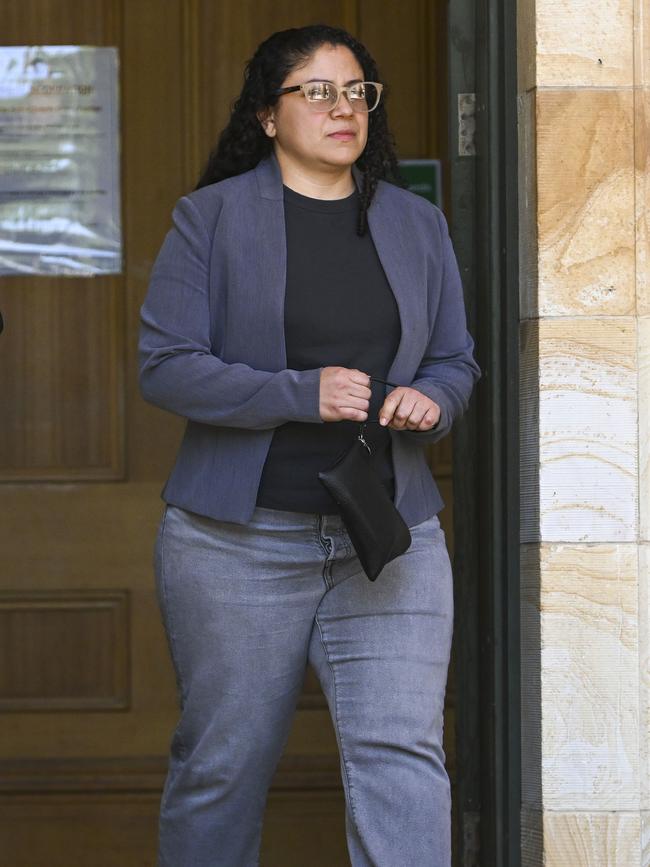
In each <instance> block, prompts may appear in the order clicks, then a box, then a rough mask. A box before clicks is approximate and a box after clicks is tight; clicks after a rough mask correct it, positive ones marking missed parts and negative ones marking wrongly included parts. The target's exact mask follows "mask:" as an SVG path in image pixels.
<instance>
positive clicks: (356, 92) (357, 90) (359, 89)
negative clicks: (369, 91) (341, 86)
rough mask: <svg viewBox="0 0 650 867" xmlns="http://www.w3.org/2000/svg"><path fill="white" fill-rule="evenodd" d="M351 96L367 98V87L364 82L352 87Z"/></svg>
mask: <svg viewBox="0 0 650 867" xmlns="http://www.w3.org/2000/svg"><path fill="white" fill-rule="evenodd" d="M350 96H351V97H352V99H365V98H366V87H365V85H364V84H355V85H353V86H352V87H351V88H350Z"/></svg>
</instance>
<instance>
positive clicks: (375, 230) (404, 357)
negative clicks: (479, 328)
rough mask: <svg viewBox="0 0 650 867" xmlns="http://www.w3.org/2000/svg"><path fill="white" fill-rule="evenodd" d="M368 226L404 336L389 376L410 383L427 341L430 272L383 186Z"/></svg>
mask: <svg viewBox="0 0 650 867" xmlns="http://www.w3.org/2000/svg"><path fill="white" fill-rule="evenodd" d="M368 226H369V228H370V234H371V235H372V239H373V241H374V243H375V248H376V250H377V255H378V256H379V260H380V262H381V264H382V267H383V269H384V272H385V273H386V277H387V278H388V282H389V284H390V287H391V289H392V291H393V294H394V296H395V301H396V302H397V308H398V310H399V316H400V324H401V332H402V333H401V337H400V342H399V346H398V347H397V352H396V354H395V358H394V359H393V363H392V365H391V368H390V370H389V372H388V377H387V378H388V379H389V380H391V381H392V382H396V383H397V384H398V385H409V384H410V382H411V381H412V379H413V376H414V374H415V371H416V370H417V367H418V365H419V363H420V360H421V358H422V354H423V351H424V348H425V346H426V342H427V335H428V317H427V303H426V295H427V293H426V275H425V273H424V268H423V265H422V253H421V251H418V250H416V249H413V248H414V245H413V242H412V239H411V235H410V232H409V231H408V227H407V226H406V225H405V224H404V223H402V222H400V220H399V214H395V213H393V212H392V211H389V209H388V208H387V207H386V204H385V202H384V201H383V200H382V196H381V190H377V192H376V194H375V198H374V199H373V202H372V204H371V206H370V208H369V210H368Z"/></svg>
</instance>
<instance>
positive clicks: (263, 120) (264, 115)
mask: <svg viewBox="0 0 650 867" xmlns="http://www.w3.org/2000/svg"><path fill="white" fill-rule="evenodd" d="M257 119H258V120H259V122H260V124H261V125H262V129H263V130H264V132H265V133H266V134H267V136H268V137H269V138H275V132H276V130H275V117H274V116H273V112H272V110H271V109H270V108H265V109H264V110H263V111H258V112H257Z"/></svg>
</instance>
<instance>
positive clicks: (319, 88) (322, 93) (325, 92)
mask: <svg viewBox="0 0 650 867" xmlns="http://www.w3.org/2000/svg"><path fill="white" fill-rule="evenodd" d="M307 96H308V97H309V99H329V98H330V86H329V84H325V83H324V82H323V83H320V84H314V85H312V86H311V87H310V88H309V90H308V91H307Z"/></svg>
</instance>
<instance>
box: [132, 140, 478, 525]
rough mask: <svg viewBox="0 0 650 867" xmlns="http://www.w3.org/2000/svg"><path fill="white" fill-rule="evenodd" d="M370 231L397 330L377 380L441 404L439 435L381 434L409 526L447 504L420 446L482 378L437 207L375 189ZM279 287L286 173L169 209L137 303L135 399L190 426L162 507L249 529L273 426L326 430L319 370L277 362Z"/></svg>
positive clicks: (257, 174)
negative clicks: (169, 219)
mask: <svg viewBox="0 0 650 867" xmlns="http://www.w3.org/2000/svg"><path fill="white" fill-rule="evenodd" d="M355 177H357V178H358V175H355ZM368 225H369V229H370V234H371V236H372V239H373V241H374V243H375V246H376V249H377V253H378V255H379V258H380V260H381V263H382V265H383V268H384V271H385V272H386V276H387V278H388V281H389V283H390V286H391V288H392V290H393V292H394V294H395V299H396V302H397V306H398V309H399V315H400V321H401V328H402V334H401V340H400V343H399V347H398V350H397V353H396V355H395V359H394V361H393V364H392V366H391V368H390V371H389V374H388V377H387V379H389V380H390V381H391V382H396V383H399V384H400V385H408V386H412V387H413V388H416V389H418V390H419V391H421V392H423V393H424V394H426V395H428V396H429V397H430V398H432V399H433V400H435V401H436V403H438V404H439V405H440V409H441V417H440V422H439V424H438V425H437V427H436V428H435V430H432V431H423V432H416V431H394V430H390V435H391V438H392V453H393V464H394V472H395V504H396V506H397V508H398V509H399V510H400V512H401V514H402V516H403V517H404V519H405V521H406V523H407V524H408V525H409V526H414V525H415V524H417V523H420V522H421V521H424V520H425V519H426V518H428V517H430V516H431V515H433V514H434V513H435V512H437V511H439V510H440V509H441V508H442V506H443V502H442V498H441V497H440V494H439V492H438V489H437V486H436V484H435V482H434V480H433V478H432V476H431V472H430V470H429V468H428V465H427V462H426V456H425V453H424V449H423V445H424V444H425V443H429V442H434V441H436V440H438V439H440V438H441V437H443V436H444V435H445V434H447V433H448V432H449V430H450V428H451V425H452V422H453V421H454V419H455V418H457V417H458V416H459V415H460V414H461V413H462V412H463V411H464V410H465V408H466V406H467V401H468V399H469V396H470V393H471V391H472V388H473V385H474V382H475V380H476V379H477V378H478V376H479V369H478V367H477V365H476V363H475V361H474V359H473V355H472V351H473V342H472V339H471V337H470V335H469V334H468V332H467V329H466V324H465V310H464V304H463V295H462V287H461V282H460V277H459V273H458V266H457V264H456V259H455V256H454V252H453V249H452V245H451V241H450V239H449V234H448V231H447V224H446V221H445V218H444V216H443V214H442V212H441V211H440V210H439V209H438V208H436V207H434V206H433V205H431V204H430V203H429V202H427V201H426V200H424V199H422V198H421V197H419V196H415V195H413V194H412V193H409V192H407V191H406V190H402V189H400V188H398V187H395V186H394V185H392V184H388V183H384V182H380V184H379V186H378V189H377V192H376V194H375V197H374V200H373V202H372V204H371V206H370V209H369V211H368ZM285 283H286V240H285V224H284V201H283V190H282V178H281V175H280V169H279V166H278V163H277V161H276V160H275V158H274V157H270V158H268V159H265V160H263V161H262V162H261V163H260V164H259V165H258V166H257V167H256V168H255V169H253V170H252V171H249V172H246V173H245V174H242V175H239V176H237V177H234V178H229V179H228V180H225V181H221V182H220V183H217V184H212V185H210V186H207V187H203V188H202V189H200V190H197V191H195V192H193V193H191V194H190V195H188V196H184V197H183V198H181V199H180V200H179V201H178V203H177V205H176V207H175V209H174V212H173V228H172V229H171V230H170V231H169V233H168V234H167V237H166V238H165V241H164V243H163V245H162V248H161V250H160V252H159V254H158V257H157V259H156V262H155V264H154V267H153V271H152V275H151V282H150V285H149V289H148V292H147V296H146V298H145V301H144V304H143V306H142V311H141V332H140V344H139V358H140V387H141V390H142V394H143V396H144V398H145V399H146V400H148V401H150V402H151V403H153V404H155V405H156V406H159V407H162V408H163V409H166V410H169V411H171V412H174V413H177V414H178V415H181V416H183V417H184V418H186V419H187V420H188V422H187V427H186V431H185V436H184V438H183V442H182V444H181V447H180V450H179V453H178V457H177V460H176V463H175V466H174V468H173V470H172V472H171V475H170V477H169V479H168V481H167V484H166V485H165V488H164V491H163V498H164V499H165V500H166V501H167V502H168V503H171V504H173V505H176V506H180V507H181V508H184V509H187V510H189V511H192V512H196V513H198V514H200V515H206V516H208V517H211V518H215V519H217V520H223V521H234V522H236V523H246V522H247V521H248V520H250V517H251V515H252V513H253V510H254V508H255V502H256V498H257V490H258V486H259V482H260V478H261V474H262V469H263V466H264V461H265V459H266V456H267V453H268V450H269V446H270V444H271V439H272V437H273V430H274V428H276V427H277V426H279V425H281V424H283V423H284V422H287V421H300V422H311V423H313V424H324V422H323V421H322V420H321V418H320V412H319V396H320V394H319V392H320V368H318V369H314V370H288V369H287V367H286V347H285V340H284V293H285ZM365 372H367V373H372V371H365Z"/></svg>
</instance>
